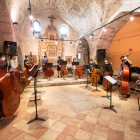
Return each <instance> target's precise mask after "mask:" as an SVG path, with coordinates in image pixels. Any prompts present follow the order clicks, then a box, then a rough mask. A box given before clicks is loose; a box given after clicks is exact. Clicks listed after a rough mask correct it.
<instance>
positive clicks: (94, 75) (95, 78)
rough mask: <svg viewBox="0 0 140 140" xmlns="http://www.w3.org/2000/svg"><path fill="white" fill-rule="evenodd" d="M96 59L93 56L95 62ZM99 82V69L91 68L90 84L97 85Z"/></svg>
mask: <svg viewBox="0 0 140 140" xmlns="http://www.w3.org/2000/svg"><path fill="white" fill-rule="evenodd" d="M96 59H97V56H95V61H96ZM99 81H100V76H99V69H95V68H92V69H91V76H90V82H91V83H95V84H96V83H99Z"/></svg>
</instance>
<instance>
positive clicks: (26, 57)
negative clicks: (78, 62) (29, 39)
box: [24, 55, 30, 72]
mask: <svg viewBox="0 0 140 140" xmlns="http://www.w3.org/2000/svg"><path fill="white" fill-rule="evenodd" d="M29 66H30V64H29V63H28V56H27V55H25V60H24V67H25V68H26V69H27V72H28V68H29Z"/></svg>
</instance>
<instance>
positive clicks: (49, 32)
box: [38, 20, 64, 66]
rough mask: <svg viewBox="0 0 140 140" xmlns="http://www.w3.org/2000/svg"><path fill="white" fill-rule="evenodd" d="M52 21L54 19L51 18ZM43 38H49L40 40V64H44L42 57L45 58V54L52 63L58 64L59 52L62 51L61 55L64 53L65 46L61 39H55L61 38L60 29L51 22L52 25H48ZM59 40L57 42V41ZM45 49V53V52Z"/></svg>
mask: <svg viewBox="0 0 140 140" xmlns="http://www.w3.org/2000/svg"><path fill="white" fill-rule="evenodd" d="M51 21H52V20H51ZM41 38H48V39H43V40H40V41H39V46H38V58H39V65H40V66H41V65H42V59H43V58H44V55H45V54H46V55H47V56H48V60H49V62H50V63H53V64H54V65H56V63H57V60H58V54H60V53H61V56H62V57H63V56H64V55H63V54H64V47H63V42H62V41H61V40H57V41H56V40H54V39H60V38H59V35H58V31H57V30H56V28H55V27H54V26H53V23H52V22H51V25H49V26H48V28H47V29H46V31H45V33H44V34H43V35H41ZM56 42H57V43H56ZM44 51H45V53H43V52H44Z"/></svg>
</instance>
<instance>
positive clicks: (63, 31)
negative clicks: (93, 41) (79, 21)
mask: <svg viewBox="0 0 140 140" xmlns="http://www.w3.org/2000/svg"><path fill="white" fill-rule="evenodd" d="M60 32H61V37H68V27H67V26H66V25H62V26H61V30H60Z"/></svg>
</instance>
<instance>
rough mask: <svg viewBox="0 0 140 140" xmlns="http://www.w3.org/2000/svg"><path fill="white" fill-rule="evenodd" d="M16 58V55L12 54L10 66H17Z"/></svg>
mask: <svg viewBox="0 0 140 140" xmlns="http://www.w3.org/2000/svg"><path fill="white" fill-rule="evenodd" d="M15 60H16V56H15V55H12V56H10V62H9V66H10V68H12V69H13V68H14V69H15V68H16V65H15Z"/></svg>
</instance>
